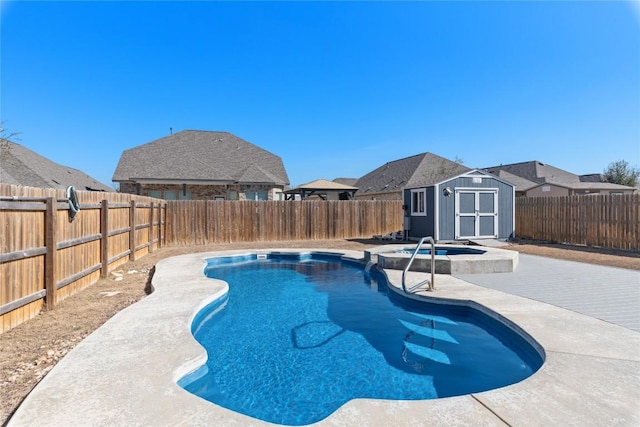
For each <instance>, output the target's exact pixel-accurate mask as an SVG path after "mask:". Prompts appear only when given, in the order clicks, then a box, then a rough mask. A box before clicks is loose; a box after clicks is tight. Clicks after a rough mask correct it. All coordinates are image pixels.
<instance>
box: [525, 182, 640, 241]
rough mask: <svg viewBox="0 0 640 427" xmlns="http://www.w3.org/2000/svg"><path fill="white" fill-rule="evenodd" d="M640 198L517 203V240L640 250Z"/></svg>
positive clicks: (568, 198)
mask: <svg viewBox="0 0 640 427" xmlns="http://www.w3.org/2000/svg"><path fill="white" fill-rule="evenodd" d="M639 233H640V194H627V195H593V196H563V197H519V198H517V199H516V236H518V237H521V238H528V239H534V240H545V241H553V242H561V243H571V244H577V245H587V246H599V247H605V248H615V249H625V250H634V251H637V250H640V238H639V237H638V236H639Z"/></svg>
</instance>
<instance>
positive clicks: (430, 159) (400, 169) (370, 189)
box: [355, 153, 471, 194]
mask: <svg viewBox="0 0 640 427" xmlns="http://www.w3.org/2000/svg"><path fill="white" fill-rule="evenodd" d="M470 170H471V169H469V168H468V167H466V166H463V165H461V164H460V163H456V162H453V161H451V160H448V159H445V158H444V157H440V156H437V155H435V154H432V153H422V154H416V155H415V156H411V157H405V158H404V159H399V160H394V161H392V162H388V163H385V164H384V165H382V166H380V167H379V168H377V169H375V170H373V171H371V172H369V173H368V174H366V175H364V176H363V177H362V178H360V179H358V181H357V182H356V184H355V186H356V187H358V194H367V193H372V194H373V193H385V192H390V191H399V190H402V189H403V188H417V187H426V186H429V185H432V184H436V183H439V182H442V181H446V180H447V179H449V178H453V177H455V176H458V175H460V174H462V173H464V172H467V171H470Z"/></svg>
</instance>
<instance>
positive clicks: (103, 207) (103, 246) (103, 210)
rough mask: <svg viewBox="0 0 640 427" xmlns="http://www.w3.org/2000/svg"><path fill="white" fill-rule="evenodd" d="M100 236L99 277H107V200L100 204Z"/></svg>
mask: <svg viewBox="0 0 640 427" xmlns="http://www.w3.org/2000/svg"><path fill="white" fill-rule="evenodd" d="M100 235H101V239H100V254H101V256H102V270H101V272H100V275H101V276H102V277H107V275H108V274H109V201H108V200H107V199H103V200H102V202H100Z"/></svg>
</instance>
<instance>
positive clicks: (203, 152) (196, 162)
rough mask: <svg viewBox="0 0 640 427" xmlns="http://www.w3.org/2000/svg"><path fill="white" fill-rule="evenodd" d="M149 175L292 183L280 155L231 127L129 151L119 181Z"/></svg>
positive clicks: (179, 134)
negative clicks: (243, 136)
mask: <svg viewBox="0 0 640 427" xmlns="http://www.w3.org/2000/svg"><path fill="white" fill-rule="evenodd" d="M144 180H161V181H223V182H243V183H266V184H275V185H286V184H288V183H289V177H288V176H287V172H286V170H285V168H284V164H283V163H282V159H281V158H280V157H279V156H277V155H275V154H273V153H271V152H269V151H267V150H264V149H262V148H260V147H258V146H256V145H254V144H252V143H250V142H247V141H245V140H244V139H241V138H238V137H237V136H235V135H233V134H231V133H228V132H216V131H199V130H184V131H181V132H177V133H175V134H173V135H170V136H166V137H164V138H160V139H157V140H155V141H152V142H149V143H147V144H143V145H139V146H137V147H134V148H131V149H129V150H125V151H124V152H123V153H122V156H121V157H120V161H119V162H118V166H117V167H116V170H115V172H114V174H113V181H144Z"/></svg>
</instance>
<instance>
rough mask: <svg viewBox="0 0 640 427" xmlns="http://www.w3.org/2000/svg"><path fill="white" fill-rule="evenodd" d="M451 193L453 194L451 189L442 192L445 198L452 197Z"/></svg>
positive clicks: (447, 188)
mask: <svg viewBox="0 0 640 427" xmlns="http://www.w3.org/2000/svg"><path fill="white" fill-rule="evenodd" d="M451 193H453V191H451V188H449V187H446V188H445V189H444V190H442V194H444V195H445V196H450V195H451Z"/></svg>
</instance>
